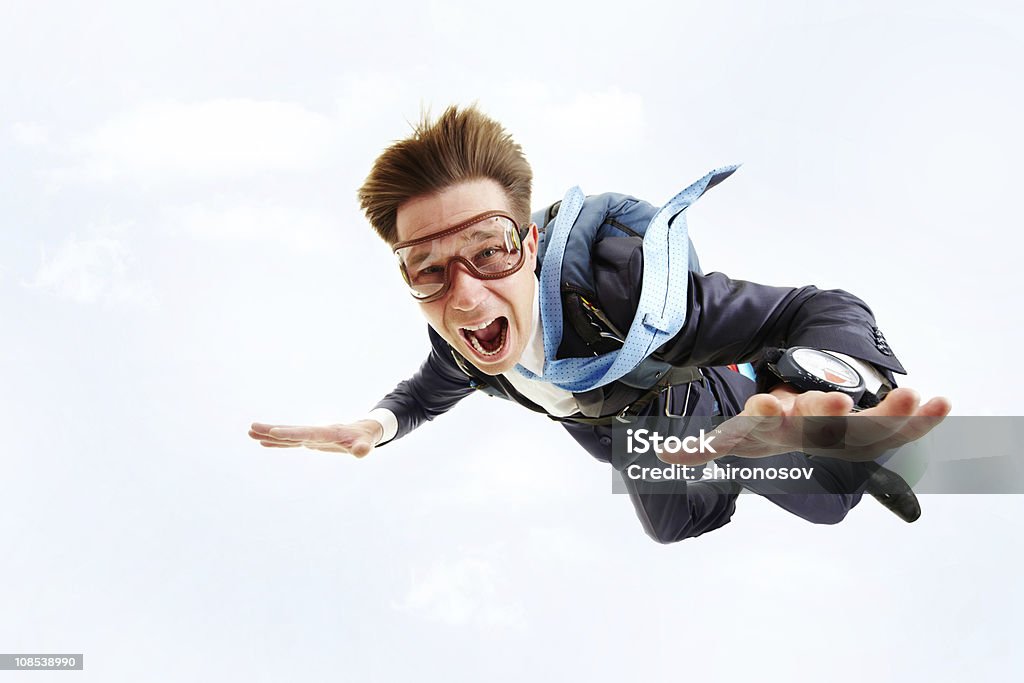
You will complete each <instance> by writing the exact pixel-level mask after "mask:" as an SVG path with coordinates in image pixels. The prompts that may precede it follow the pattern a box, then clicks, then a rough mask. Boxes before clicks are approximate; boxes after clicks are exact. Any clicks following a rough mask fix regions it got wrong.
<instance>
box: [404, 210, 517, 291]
mask: <svg viewBox="0 0 1024 683" xmlns="http://www.w3.org/2000/svg"><path fill="white" fill-rule="evenodd" d="M394 250H395V255H396V256H397V257H398V263H399V268H400V269H401V271H402V277H403V278H404V279H405V282H406V284H407V285H408V286H409V293H410V294H412V296H413V297H414V298H415V299H417V300H418V301H421V302H424V301H428V300H434V299H439V298H440V297H442V296H443V295H444V293H445V292H446V291H447V290H448V286H449V283H450V281H451V276H452V271H453V269H454V266H455V263H456V262H459V263H462V264H463V265H464V266H465V267H466V270H467V271H469V273H470V274H471V275H473V277H476V278H478V279H482V280H493V279H498V278H502V277H507V276H509V275H511V274H512V273H514V272H516V271H517V270H519V268H520V267H522V265H523V247H522V240H521V239H520V235H519V228H518V226H516V223H515V221H513V220H512V219H511V218H510V217H509V216H506V215H504V214H502V213H498V212H489V213H487V214H483V215H481V216H477V217H475V218H472V219H470V220H469V221H466V222H465V223H461V224H459V225H457V226H454V227H452V228H448V229H447V230H443V231H441V232H439V233H436V234H434V235H427V236H426V237H421V238H418V239H415V240H408V241H406V242H399V243H398V244H396V245H395V247H394Z"/></svg>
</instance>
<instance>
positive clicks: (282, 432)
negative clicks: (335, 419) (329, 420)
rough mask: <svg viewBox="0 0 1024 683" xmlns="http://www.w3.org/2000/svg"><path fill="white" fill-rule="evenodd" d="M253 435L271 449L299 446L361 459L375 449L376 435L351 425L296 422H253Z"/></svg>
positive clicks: (251, 429)
mask: <svg viewBox="0 0 1024 683" xmlns="http://www.w3.org/2000/svg"><path fill="white" fill-rule="evenodd" d="M249 436H250V437H251V438H253V439H256V440H257V441H259V442H260V445H261V446H265V447H267V448H298V447H299V446H303V447H305V448H308V449H310V450H315V451H325V452H329V453H351V454H352V455H354V456H356V457H357V458H362V457H365V456H366V455H368V454H369V453H370V452H371V451H372V450H373V448H374V439H373V434H368V433H367V431H366V430H365V429H360V428H358V427H353V426H351V425H348V426H347V425H330V426H327V427H303V426H296V425H269V424H264V423H262V422H253V423H252V425H251V427H250V429H249Z"/></svg>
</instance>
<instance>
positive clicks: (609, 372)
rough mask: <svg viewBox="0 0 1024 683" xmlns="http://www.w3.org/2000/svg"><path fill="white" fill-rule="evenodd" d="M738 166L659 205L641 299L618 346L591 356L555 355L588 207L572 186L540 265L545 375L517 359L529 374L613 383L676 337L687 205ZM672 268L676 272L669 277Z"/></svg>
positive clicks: (575, 386)
mask: <svg viewBox="0 0 1024 683" xmlns="http://www.w3.org/2000/svg"><path fill="white" fill-rule="evenodd" d="M737 168H738V166H726V167H724V168H720V169H718V170H715V171H712V172H711V173H708V174H707V175H706V176H704V177H703V178H701V179H700V180H698V181H697V182H695V183H694V184H692V185H690V186H689V187H687V188H686V189H685V190H683V191H682V192H680V193H679V194H677V195H676V196H675V197H673V198H672V199H670V200H669V201H668V203H667V204H665V205H664V206H663V207H661V208H660V209H658V212H657V213H656V214H654V217H653V218H652V219H651V222H650V223H649V224H648V226H647V231H646V232H645V233H644V244H643V254H644V273H643V282H642V289H641V291H640V305H639V306H638V307H637V312H636V317H635V318H634V319H633V324H632V325H631V326H630V328H629V333H628V334H627V335H626V340H625V343H624V344H623V345H622V348H621V349H619V350H618V351H612V352H610V353H606V354H604V355H601V356H596V357H592V358H563V359H556V358H555V354H556V353H557V352H558V347H559V345H560V344H561V343H562V293H561V274H562V256H563V254H564V252H565V245H566V242H567V241H568V239H569V232H570V231H571V230H572V226H573V224H574V223H575V222H576V218H577V217H578V216H579V214H580V210H581V209H582V208H583V200H584V195H583V192H582V190H580V188H579V187H573V188H572V189H570V190H569V191H568V192H567V193H566V195H565V198H564V199H562V204H561V206H560V207H559V209H558V215H557V216H556V217H555V221H554V224H553V225H552V227H551V232H550V234H549V235H548V240H549V242H548V247H547V251H546V253H545V256H544V263H543V265H542V266H541V271H540V315H541V324H542V326H543V334H544V370H543V372H542V374H541V375H536V374H535V373H533V372H531V371H529V370H527V369H526V368H524V367H523V366H522V365H516V370H517V371H518V372H519V373H520V374H521V375H523V376H524V377H528V378H530V379H538V380H542V381H545V382H550V383H551V384H554V385H555V386H557V387H560V388H562V389H565V390H566V391H571V392H573V393H581V392H584V391H590V390H591V389H595V388H597V387H600V386H603V385H605V384H609V383H611V382H614V381H615V380H617V379H619V378H620V377H622V376H623V375H625V374H626V373H628V372H629V371H631V370H633V369H634V368H635V367H636V366H638V365H639V364H640V363H641V362H643V360H644V359H645V358H647V357H648V356H649V355H651V354H652V353H653V352H654V351H655V350H656V349H657V348H658V347H659V346H661V345H662V344H664V343H665V342H667V341H668V340H669V339H671V338H672V337H674V336H675V335H676V334H678V333H679V331H680V330H681V329H682V328H683V323H684V322H685V321H686V301H687V298H686V286H687V279H688V275H687V273H688V270H689V262H690V251H689V246H688V241H687V235H686V232H687V231H686V216H685V214H684V213H683V211H684V210H685V209H686V208H687V207H688V206H690V204H692V203H693V202H694V201H696V200H697V199H698V198H699V197H700V196H701V195H702V194H704V191H705V190H707V189H708V185H709V183H711V181H712V179H713V178H716V177H718V176H721V177H718V180H721V179H723V178H724V177H726V176H728V175H730V174H731V173H732V172H733V171H735V170H736V169H737ZM670 272H671V274H672V277H670Z"/></svg>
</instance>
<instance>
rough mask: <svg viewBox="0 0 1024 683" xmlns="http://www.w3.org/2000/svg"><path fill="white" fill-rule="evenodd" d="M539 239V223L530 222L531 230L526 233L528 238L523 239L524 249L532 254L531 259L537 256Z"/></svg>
mask: <svg viewBox="0 0 1024 683" xmlns="http://www.w3.org/2000/svg"><path fill="white" fill-rule="evenodd" d="M539 241H540V232H539V231H538V229H537V224H536V223H530V232H528V233H526V238H525V239H523V249H526V252H527V253H528V254H530V258H531V260H532V259H535V258H536V257H537V242H539Z"/></svg>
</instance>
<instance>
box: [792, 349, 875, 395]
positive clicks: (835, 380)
mask: <svg viewBox="0 0 1024 683" xmlns="http://www.w3.org/2000/svg"><path fill="white" fill-rule="evenodd" d="M793 362H795V363H796V364H797V365H799V366H800V368H801V369H803V370H804V371H805V372H809V373H811V374H812V375H814V376H815V377H817V378H818V379H821V380H824V381H826V382H830V383H832V384H835V385H837V386H840V387H843V388H844V389H856V388H857V387H859V386H860V375H859V374H857V371H856V370H854V369H853V368H852V367H850V365H849V364H848V363H845V362H843V361H841V360H839V359H838V358H836V357H835V356H833V355H832V354H830V353H825V352H824V351H818V350H817V349H797V350H795V351H793Z"/></svg>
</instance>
